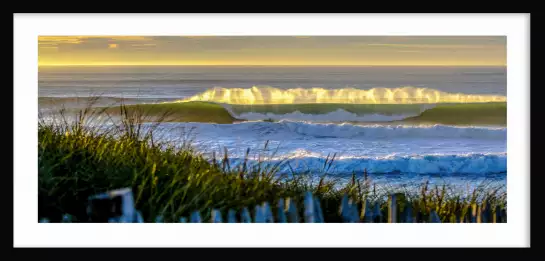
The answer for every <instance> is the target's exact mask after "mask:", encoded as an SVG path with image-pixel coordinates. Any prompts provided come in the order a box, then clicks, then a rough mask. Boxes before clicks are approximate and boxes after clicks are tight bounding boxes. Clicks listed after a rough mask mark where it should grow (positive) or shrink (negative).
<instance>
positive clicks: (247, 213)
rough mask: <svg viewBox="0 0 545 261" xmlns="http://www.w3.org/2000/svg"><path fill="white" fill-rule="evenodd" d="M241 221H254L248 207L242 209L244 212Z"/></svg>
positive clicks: (241, 214)
mask: <svg viewBox="0 0 545 261" xmlns="http://www.w3.org/2000/svg"><path fill="white" fill-rule="evenodd" d="M240 221H241V222H242V223H252V217H251V216H250V211H248V208H243V209H242V213H240Z"/></svg>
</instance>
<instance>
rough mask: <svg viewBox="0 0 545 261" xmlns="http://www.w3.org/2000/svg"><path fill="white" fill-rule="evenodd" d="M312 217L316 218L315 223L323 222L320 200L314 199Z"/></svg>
mask: <svg viewBox="0 0 545 261" xmlns="http://www.w3.org/2000/svg"><path fill="white" fill-rule="evenodd" d="M314 216H315V217H316V223H324V222H325V220H324V214H323V212H322V207H321V206H320V199H319V198H318V197H314Z"/></svg>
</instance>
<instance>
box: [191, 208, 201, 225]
mask: <svg viewBox="0 0 545 261" xmlns="http://www.w3.org/2000/svg"><path fill="white" fill-rule="evenodd" d="M189 220H190V222H191V223H201V222H202V220H201V214H200V213H199V211H194V212H193V213H191V216H190V217H189Z"/></svg>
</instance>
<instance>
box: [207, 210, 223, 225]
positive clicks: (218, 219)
mask: <svg viewBox="0 0 545 261" xmlns="http://www.w3.org/2000/svg"><path fill="white" fill-rule="evenodd" d="M210 222H212V223H223V219H222V216H221V212H220V211H219V210H217V209H212V211H210Z"/></svg>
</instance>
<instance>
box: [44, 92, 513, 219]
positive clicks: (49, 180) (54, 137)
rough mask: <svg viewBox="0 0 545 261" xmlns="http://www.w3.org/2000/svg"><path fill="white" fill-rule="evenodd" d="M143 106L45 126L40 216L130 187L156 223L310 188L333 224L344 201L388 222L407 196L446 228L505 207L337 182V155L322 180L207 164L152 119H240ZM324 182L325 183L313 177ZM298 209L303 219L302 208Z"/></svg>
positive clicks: (201, 107) (204, 106) (493, 193)
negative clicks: (369, 208)
mask: <svg viewBox="0 0 545 261" xmlns="http://www.w3.org/2000/svg"><path fill="white" fill-rule="evenodd" d="M144 107H146V109H145V110H141V109H138V108H141V107H138V106H120V107H113V108H105V109H103V110H100V111H99V110H97V109H90V108H86V109H83V110H81V111H80V112H79V113H77V114H76V115H75V116H74V118H71V119H70V120H67V117H71V116H68V115H66V113H62V112H61V113H60V116H59V119H58V120H51V119H47V120H46V119H45V118H42V119H40V121H39V126H38V168H39V169H38V177H39V178H38V181H39V184H38V192H39V193H38V194H39V195H38V198H39V217H38V218H48V219H49V220H51V221H52V222H59V221H60V220H61V219H62V215H63V214H66V213H67V214H70V215H72V216H73V217H75V218H76V220H77V221H79V222H85V221H86V220H87V218H88V217H87V214H86V203H87V199H88V198H89V196H91V195H94V194H97V193H102V192H106V191H108V190H112V189H119V188H125V187H128V188H131V189H132V191H133V193H134V195H135V204H136V208H137V209H138V210H140V211H141V212H142V215H143V217H144V219H145V221H146V222H153V220H154V218H155V217H156V216H158V215H161V216H163V217H164V221H165V222H177V221H178V220H179V218H180V217H187V216H189V214H190V213H191V212H193V211H201V213H202V214H203V220H208V219H209V216H207V215H209V210H210V209H212V208H214V209H219V210H220V211H222V212H226V211H227V210H229V209H233V210H235V211H240V210H241V209H242V208H244V207H248V208H249V209H253V206H255V205H256V204H261V203H262V202H265V201H267V202H269V203H270V205H271V207H272V208H273V211H276V210H275V206H277V203H278V201H279V200H280V199H282V198H283V199H286V198H291V199H293V200H295V202H299V203H300V204H298V205H299V206H302V205H303V204H302V203H301V202H302V200H303V195H304V193H305V192H306V191H311V192H312V193H314V195H315V196H317V197H318V198H319V199H320V201H321V204H322V205H321V207H322V210H323V213H324V220H325V222H341V221H342V220H341V217H340V215H339V207H340V204H341V199H342V197H343V195H345V194H346V195H349V196H350V198H351V199H352V200H354V202H355V203H356V204H357V205H358V206H359V209H362V206H363V205H364V203H365V202H370V203H372V204H378V206H379V209H380V211H382V212H383V213H384V214H385V215H384V216H386V213H387V211H388V210H387V197H388V195H390V194H391V193H398V192H403V193H402V194H399V197H398V198H399V199H398V202H399V205H400V210H403V209H404V208H406V206H408V205H411V206H412V209H413V210H414V211H415V213H417V215H416V217H415V218H416V220H417V222H427V220H429V215H430V213H431V211H435V212H436V213H437V214H438V215H439V217H440V219H441V221H442V222H467V221H468V219H469V218H470V217H469V215H470V213H471V209H472V206H474V205H475V204H485V203H486V204H487V205H486V206H490V207H491V208H492V209H501V210H502V211H504V210H505V209H506V195H505V192H504V190H502V189H501V188H495V187H490V186H486V185H482V186H479V187H477V188H476V189H475V190H474V191H473V192H472V193H470V194H469V196H463V195H461V194H459V193H454V192H453V191H452V190H450V189H449V185H448V184H444V185H438V186H432V185H430V184H428V183H426V182H424V183H422V184H412V186H413V188H412V189H410V190H409V189H407V188H401V191H400V190H399V188H397V189H395V188H391V187H388V186H382V187H380V186H376V185H375V184H374V183H373V181H372V178H370V177H368V175H366V174H365V173H354V175H353V176H352V178H351V179H350V180H348V181H346V180H344V181H340V180H339V179H335V178H330V177H329V176H328V175H327V174H328V166H329V167H330V166H331V162H333V161H334V158H335V157H334V156H332V157H331V158H330V159H329V160H328V163H327V164H324V169H323V171H322V172H321V173H289V174H280V173H278V170H279V167H280V164H282V163H281V162H280V163H275V164H267V162H264V161H261V162H259V163H257V164H255V165H249V164H241V165H237V166H230V164H229V160H228V159H229V155H228V154H227V153H226V151H225V153H223V155H220V154H219V153H218V154H217V156H216V157H214V158H212V159H210V158H205V157H204V156H203V154H202V153H201V152H199V151H196V150H195V149H193V148H192V146H191V144H190V143H184V142H185V141H183V140H181V141H179V142H178V143H177V144H176V145H178V147H175V146H174V145H173V144H172V143H165V142H161V141H160V140H159V139H157V137H155V136H154V132H153V130H154V126H157V125H156V124H151V125H149V124H148V125H146V126H151V128H143V126H144V124H145V122H148V121H149V117H150V115H149V114H152V116H153V118H155V119H159V121H169V120H184V121H197V122H217V123H230V122H233V121H234V120H235V119H233V117H231V115H229V114H228V113H227V112H226V111H225V109H223V107H221V106H220V105H215V104H209V103H202V102H198V103H179V104H165V105H162V104H160V105H154V107H151V106H144ZM171 110H175V115H176V116H175V117H174V118H169V117H172V114H169V112H171ZM99 114H100V115H104V114H106V115H107V116H108V117H105V118H110V117H109V116H110V115H112V114H115V115H117V116H119V120H113V119H112V120H111V123H112V124H110V125H108V127H104V126H105V125H99V124H97V123H96V122H94V120H93V119H94V118H96V116H97V115H99ZM430 117H431V116H430ZM103 118H104V117H103ZM100 126H102V127H100ZM265 146H266V145H265ZM250 154H251V152H250V151H248V155H250ZM316 176H318V177H320V178H319V179H318V180H319V181H315V179H313V178H312V177H316ZM409 186H410V185H409ZM300 211H301V215H300V216H303V214H302V211H303V210H300ZM379 221H380V220H379ZM382 221H383V222H384V220H382Z"/></svg>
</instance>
